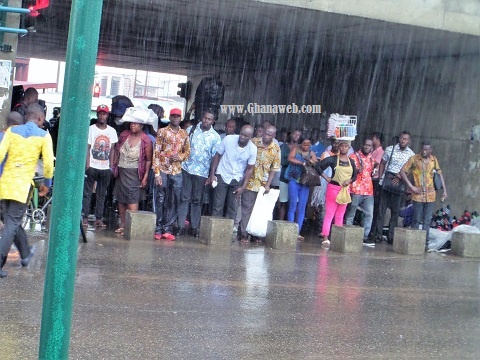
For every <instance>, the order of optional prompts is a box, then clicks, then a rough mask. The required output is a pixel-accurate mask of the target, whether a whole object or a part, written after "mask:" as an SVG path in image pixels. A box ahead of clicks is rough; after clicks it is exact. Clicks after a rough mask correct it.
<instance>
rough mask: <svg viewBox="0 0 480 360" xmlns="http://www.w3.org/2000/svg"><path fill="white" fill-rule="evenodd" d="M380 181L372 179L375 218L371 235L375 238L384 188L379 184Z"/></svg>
mask: <svg viewBox="0 0 480 360" xmlns="http://www.w3.org/2000/svg"><path fill="white" fill-rule="evenodd" d="M378 181H379V179H372V182H373V218H372V227H371V232H370V234H371V235H372V236H373V235H374V233H375V229H376V228H377V217H378V210H379V207H380V198H381V197H382V186H381V185H380V184H379V183H378Z"/></svg>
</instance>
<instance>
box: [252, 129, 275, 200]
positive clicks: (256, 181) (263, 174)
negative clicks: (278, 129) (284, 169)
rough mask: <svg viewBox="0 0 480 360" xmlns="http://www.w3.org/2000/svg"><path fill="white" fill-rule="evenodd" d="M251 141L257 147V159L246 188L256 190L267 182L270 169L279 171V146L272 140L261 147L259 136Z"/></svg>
mask: <svg viewBox="0 0 480 360" xmlns="http://www.w3.org/2000/svg"><path fill="white" fill-rule="evenodd" d="M252 143H253V144H254V145H255V146H256V147H257V161H256V162H255V168H254V170H253V174H252V177H251V178H250V181H249V182H248V184H247V189H248V190H251V191H255V192H258V190H259V189H260V186H265V184H266V183H267V180H268V175H269V173H270V171H280V147H279V146H278V145H277V144H275V142H274V141H272V142H271V143H270V145H268V146H267V147H263V146H262V139H261V138H254V139H252Z"/></svg>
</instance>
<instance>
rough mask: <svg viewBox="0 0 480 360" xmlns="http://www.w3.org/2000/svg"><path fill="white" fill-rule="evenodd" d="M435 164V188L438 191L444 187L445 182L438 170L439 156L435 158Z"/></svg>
mask: <svg viewBox="0 0 480 360" xmlns="http://www.w3.org/2000/svg"><path fill="white" fill-rule="evenodd" d="M435 164H436V165H437V166H436V167H435V169H433V187H434V188H435V191H438V190H442V189H443V184H442V177H441V176H440V174H439V173H438V172H437V170H436V168H437V167H438V163H437V158H435Z"/></svg>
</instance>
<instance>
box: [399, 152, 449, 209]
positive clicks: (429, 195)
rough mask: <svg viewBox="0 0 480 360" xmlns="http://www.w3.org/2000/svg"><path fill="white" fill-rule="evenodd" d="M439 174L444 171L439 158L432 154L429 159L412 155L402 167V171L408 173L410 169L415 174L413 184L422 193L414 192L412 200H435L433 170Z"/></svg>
mask: <svg viewBox="0 0 480 360" xmlns="http://www.w3.org/2000/svg"><path fill="white" fill-rule="evenodd" d="M434 169H435V171H436V172H437V173H439V174H441V173H442V170H440V166H439V165H438V160H437V158H436V157H435V156H433V155H430V157H429V159H428V161H426V162H425V161H424V159H423V158H422V155H420V154H417V155H415V156H412V157H411V158H410V160H408V161H407V163H406V164H405V165H404V166H403V167H402V171H404V172H405V173H406V174H408V173H409V172H410V171H411V172H412V175H413V184H414V185H415V186H416V187H417V188H419V189H420V190H421V191H422V193H421V194H415V193H413V194H412V200H413V201H417V202H423V203H425V202H434V201H435V195H436V192H435V187H434V185H433V170H434Z"/></svg>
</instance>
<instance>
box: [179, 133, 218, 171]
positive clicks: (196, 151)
mask: <svg viewBox="0 0 480 360" xmlns="http://www.w3.org/2000/svg"><path fill="white" fill-rule="evenodd" d="M191 129H192V127H191V126H190V127H189V128H188V129H187V133H188V134H190V131H191ZM219 144H220V135H218V133H217V132H216V131H215V130H214V129H213V127H211V128H210V129H209V130H207V131H202V129H201V126H200V124H199V125H198V126H197V127H196V128H195V130H194V131H193V134H191V135H190V156H189V158H188V159H187V160H186V161H184V162H183V163H182V169H183V170H185V171H186V172H188V173H189V174H192V175H197V176H201V177H204V178H207V177H208V173H209V171H210V163H211V162H212V159H213V157H214V156H215V153H216V152H217V148H218V145H219Z"/></svg>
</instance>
